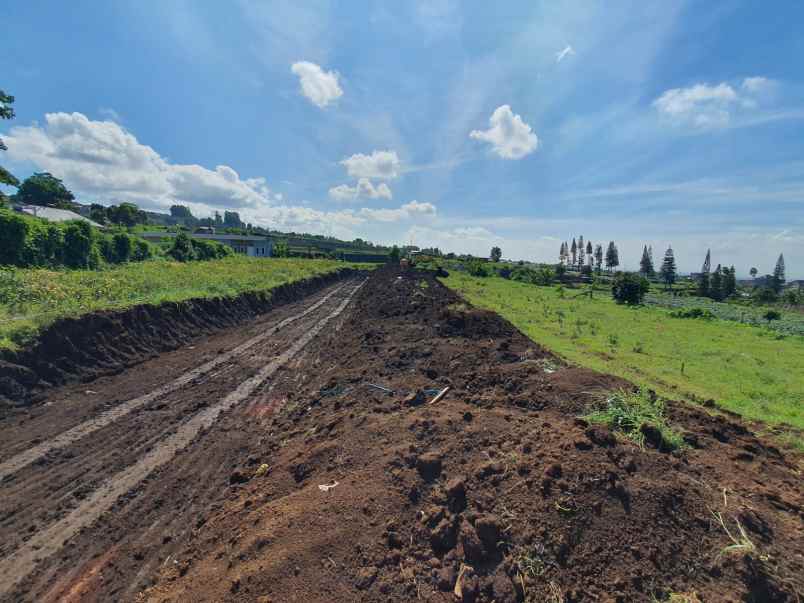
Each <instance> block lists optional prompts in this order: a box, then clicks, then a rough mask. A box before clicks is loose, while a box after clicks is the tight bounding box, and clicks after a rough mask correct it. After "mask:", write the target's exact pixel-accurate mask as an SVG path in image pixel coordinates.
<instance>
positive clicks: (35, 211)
mask: <svg viewBox="0 0 804 603" xmlns="http://www.w3.org/2000/svg"><path fill="white" fill-rule="evenodd" d="M14 211H16V212H19V213H21V214H27V215H29V216H34V217H36V218H42V219H44V220H50V221H51V222H69V221H71V220H80V221H81V222H89V223H90V224H91V225H92V226H94V227H95V228H103V226H101V225H100V224H98V223H97V222H93V221H92V220H90V219H89V218H85V217H84V216H82V215H80V214H77V213H75V212H73V211H70V210H67V209H56V208H55V207H42V206H40V205H15V206H14Z"/></svg>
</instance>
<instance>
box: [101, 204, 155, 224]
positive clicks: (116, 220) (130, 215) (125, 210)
mask: <svg viewBox="0 0 804 603" xmlns="http://www.w3.org/2000/svg"><path fill="white" fill-rule="evenodd" d="M106 215H107V217H108V218H109V221H110V222H111V223H112V224H118V225H120V226H129V227H131V226H136V225H137V224H146V223H147V222H148V217H147V216H146V214H145V212H144V211H142V210H141V209H140V208H139V207H137V206H136V205H135V204H134V203H121V204H120V205H112V206H111V207H109V208H107V210H106Z"/></svg>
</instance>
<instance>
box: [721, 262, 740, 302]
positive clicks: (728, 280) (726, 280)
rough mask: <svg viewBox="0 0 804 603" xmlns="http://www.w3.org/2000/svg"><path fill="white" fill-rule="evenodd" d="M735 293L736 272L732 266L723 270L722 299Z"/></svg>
mask: <svg viewBox="0 0 804 603" xmlns="http://www.w3.org/2000/svg"><path fill="white" fill-rule="evenodd" d="M736 292H737V271H736V270H735V269H734V266H732V267H731V268H724V269H723V297H724V298H725V297H731V296H732V295H734V294H735V293H736Z"/></svg>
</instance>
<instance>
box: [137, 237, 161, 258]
mask: <svg viewBox="0 0 804 603" xmlns="http://www.w3.org/2000/svg"><path fill="white" fill-rule="evenodd" d="M155 255H156V252H155V251H154V247H153V245H151V244H150V243H148V241H146V240H145V239H134V248H133V249H132V251H131V259H132V260H134V261H135V262H143V261H145V260H149V259H151V258H152V257H154V256H155Z"/></svg>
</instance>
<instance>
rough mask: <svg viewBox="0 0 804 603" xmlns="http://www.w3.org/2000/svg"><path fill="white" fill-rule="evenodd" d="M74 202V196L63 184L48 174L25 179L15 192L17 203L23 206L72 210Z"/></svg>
mask: <svg viewBox="0 0 804 603" xmlns="http://www.w3.org/2000/svg"><path fill="white" fill-rule="evenodd" d="M74 200H75V196H74V195H73V194H72V193H71V192H70V191H69V190H67V187H65V186H64V183H63V182H62V181H61V180H59V179H58V178H56V177H55V176H54V175H53V174H50V173H48V172H38V173H36V174H34V175H33V176H30V177H28V178H26V179H25V180H24V181H23V183H22V184H21V185H20V187H19V190H18V191H17V201H19V202H20V203H23V204H25V205H41V206H45V207H57V208H60V209H73V207H74V206H73V201H74Z"/></svg>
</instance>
